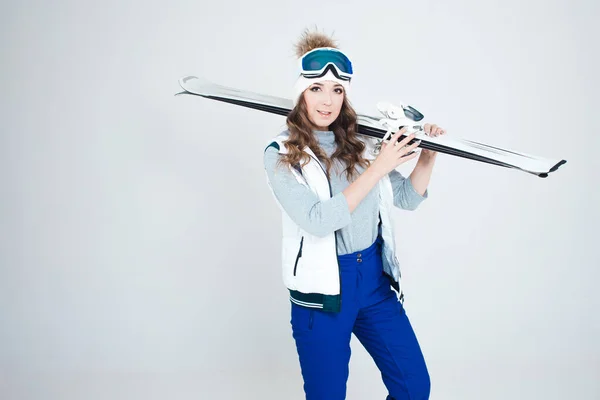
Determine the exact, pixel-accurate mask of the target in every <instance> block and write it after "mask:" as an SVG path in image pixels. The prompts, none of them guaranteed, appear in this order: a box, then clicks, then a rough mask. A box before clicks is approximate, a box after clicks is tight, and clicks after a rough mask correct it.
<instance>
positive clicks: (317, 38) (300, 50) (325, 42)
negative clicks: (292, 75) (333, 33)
mask: <svg viewBox="0 0 600 400" xmlns="http://www.w3.org/2000/svg"><path fill="white" fill-rule="evenodd" d="M319 47H333V48H336V49H337V48H338V47H337V45H336V43H335V42H334V40H333V39H332V38H331V37H329V36H327V35H326V34H324V33H320V32H311V31H310V30H309V29H306V30H305V31H304V32H303V33H302V36H301V37H300V40H298V43H296V46H295V49H296V57H298V58H300V57H302V56H303V55H304V54H305V53H308V52H309V51H311V50H314V49H316V48H319Z"/></svg>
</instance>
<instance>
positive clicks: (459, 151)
mask: <svg viewBox="0 0 600 400" xmlns="http://www.w3.org/2000/svg"><path fill="white" fill-rule="evenodd" d="M179 85H180V86H181V87H182V89H183V90H184V91H183V92H180V93H177V95H181V94H188V95H196V96H202V97H205V98H208V99H211V100H217V101H222V102H226V103H231V104H235V105H238V106H242V107H247V108H252V109H255V110H260V111H265V112H268V113H272V114H278V115H282V116H287V115H288V113H289V112H290V111H291V109H292V107H293V103H292V101H291V100H290V99H285V98H281V97H275V96H269V95H263V94H259V93H254V92H250V91H246V90H239V89H234V88H229V87H226V86H221V85H217V84H214V83H212V82H210V81H208V80H206V79H203V78H198V77H195V76H186V77H184V78H181V79H180V80H179ZM397 109H399V108H397ZM380 111H381V112H382V113H384V116H385V118H384V117H374V116H369V115H364V114H357V122H358V133H360V134H363V135H366V136H370V137H374V138H377V139H383V138H384V136H386V133H388V132H389V131H390V130H392V129H393V130H396V129H398V128H400V127H401V126H405V125H406V126H409V128H411V131H410V132H411V133H414V134H415V138H416V139H417V140H421V144H420V145H419V147H422V148H424V149H428V150H434V151H437V152H440V153H444V154H448V155H452V156H457V157H462V158H466V159H470V160H475V161H480V162H485V163H488V164H493V165H498V166H501V167H506V168H514V169H518V170H521V171H524V172H528V173H531V174H534V175H537V176H539V177H542V178H545V177H547V176H548V174H549V173H550V172H554V171H556V170H557V169H558V168H559V167H560V166H561V165H563V164H565V163H566V162H567V161H566V160H550V159H546V158H541V157H536V156H532V155H529V154H525V153H520V152H515V151H510V150H506V149H502V148H499V147H494V146H489V145H486V144H483V143H478V142H474V141H471V140H466V139H461V138H456V137H453V136H450V135H442V136H438V137H429V136H428V135H426V134H425V133H424V131H423V130H422V127H421V126H420V125H416V122H415V121H414V120H413V121H410V120H408V119H407V118H395V117H394V116H392V117H390V116H391V114H393V113H392V112H389V113H388V112H386V110H383V109H381V108H380ZM388 135H389V133H388ZM403 137H404V136H403Z"/></svg>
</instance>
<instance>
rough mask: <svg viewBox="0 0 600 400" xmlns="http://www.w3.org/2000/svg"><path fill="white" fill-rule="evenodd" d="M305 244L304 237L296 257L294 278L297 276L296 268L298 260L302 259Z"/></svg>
mask: <svg viewBox="0 0 600 400" xmlns="http://www.w3.org/2000/svg"><path fill="white" fill-rule="evenodd" d="M303 243H304V236H302V239H300V249H298V255H296V263H295V264H294V276H296V267H297V266H298V260H299V259H300V257H302V244H303Z"/></svg>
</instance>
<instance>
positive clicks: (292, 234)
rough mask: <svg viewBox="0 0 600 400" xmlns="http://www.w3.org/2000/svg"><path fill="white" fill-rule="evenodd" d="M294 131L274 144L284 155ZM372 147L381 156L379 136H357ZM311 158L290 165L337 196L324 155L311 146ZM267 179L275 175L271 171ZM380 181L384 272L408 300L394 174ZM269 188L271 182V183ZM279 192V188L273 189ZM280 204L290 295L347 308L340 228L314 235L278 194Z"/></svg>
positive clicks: (308, 303)
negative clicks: (398, 235) (322, 159)
mask: <svg viewBox="0 0 600 400" xmlns="http://www.w3.org/2000/svg"><path fill="white" fill-rule="evenodd" d="M288 137H289V132H288V131H285V132H283V133H281V134H279V135H278V136H276V137H275V138H274V139H272V140H270V141H269V143H268V145H267V146H266V147H269V146H275V147H276V148H278V150H279V153H280V154H286V153H287V152H288V151H287V147H286V145H285V141H286V140H287V139H288ZM357 137H358V138H359V139H360V140H361V141H362V142H363V143H365V145H366V148H365V152H364V153H363V157H365V158H367V159H369V160H373V159H374V158H375V156H374V155H373V153H372V150H373V148H374V146H375V142H376V139H372V138H368V137H364V136H362V135H358V136H357ZM304 152H306V153H307V154H308V155H309V156H310V157H311V159H310V161H309V162H308V164H306V165H305V166H304V167H300V166H299V165H298V166H297V167H298V168H299V169H300V170H301V172H300V171H298V170H297V169H296V168H293V167H291V166H290V170H291V171H292V173H293V174H294V176H295V177H296V179H297V180H298V183H299V184H301V185H305V186H307V187H308V188H310V189H311V190H312V191H313V192H314V193H315V194H316V195H317V196H318V197H319V199H321V200H326V199H329V198H331V197H332V193H331V186H330V184H329V180H328V178H327V175H326V174H325V167H324V166H323V165H322V164H321V162H320V161H319V160H318V158H317V156H316V155H315V154H314V153H313V151H312V150H311V149H310V148H308V147H305V148H304ZM267 183H269V179H268V176H267ZM378 185H379V217H380V225H379V235H380V236H381V238H382V239H383V242H382V257H381V258H382V262H383V272H384V273H385V274H386V276H387V277H388V279H389V280H390V284H391V285H392V287H393V288H394V289H395V290H396V292H397V293H398V295H399V299H400V301H403V298H404V295H403V293H402V290H401V285H400V276H401V274H400V264H399V262H398V258H397V257H396V241H395V237H394V226H393V223H392V220H391V211H392V207H393V201H394V194H393V190H392V183H391V181H390V178H389V176H388V175H385V176H384V177H383V178H382V179H381V180H380V181H379V183H378ZM269 188H271V184H270V183H269ZM271 192H272V193H273V189H272V188H271ZM273 197H274V198H275V201H276V202H277V205H278V206H279V208H280V209H281V219H282V234H283V237H282V242H281V245H282V246H281V261H282V268H283V270H282V274H283V283H284V285H285V286H286V287H287V288H288V289H289V291H290V300H291V301H292V302H294V303H296V304H298V305H301V306H304V307H312V308H319V309H322V310H323V311H331V312H338V311H340V309H341V290H340V289H341V287H340V268H339V264H338V259H337V256H338V254H337V238H336V235H335V232H332V233H330V234H329V235H327V236H325V237H318V236H314V235H311V234H310V233H308V232H306V231H305V230H303V229H301V228H300V227H299V226H298V225H297V224H296V223H295V222H294V221H292V219H291V218H290V217H289V216H288V214H287V213H286V211H285V209H284V208H283V207H282V206H281V204H280V203H279V201H277V197H276V196H275V194H274V193H273Z"/></svg>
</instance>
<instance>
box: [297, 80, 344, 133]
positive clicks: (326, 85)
mask: <svg viewBox="0 0 600 400" xmlns="http://www.w3.org/2000/svg"><path fill="white" fill-rule="evenodd" d="M344 95H345V93H344V88H343V87H342V85H340V84H339V83H337V82H334V81H324V82H319V83H313V84H312V85H310V87H309V88H308V89H306V90H305V91H304V101H305V102H306V109H307V112H308V118H309V119H310V121H311V122H312V123H313V125H314V126H315V129H317V130H321V131H327V130H329V125H331V124H332V123H333V121H335V120H336V118H337V117H338V115H340V110H341V109H342V104H343V103H344Z"/></svg>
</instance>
